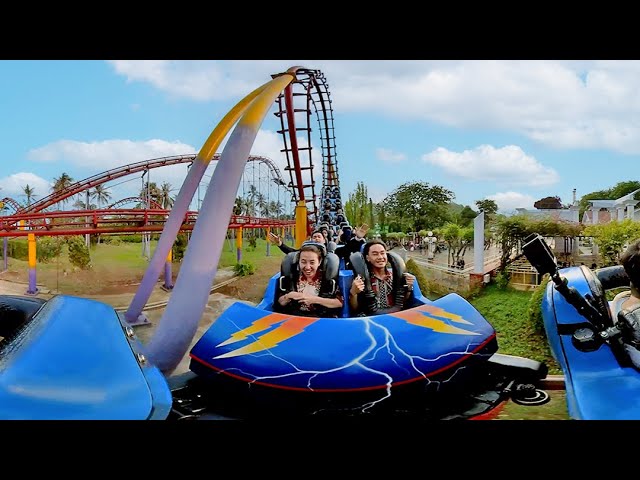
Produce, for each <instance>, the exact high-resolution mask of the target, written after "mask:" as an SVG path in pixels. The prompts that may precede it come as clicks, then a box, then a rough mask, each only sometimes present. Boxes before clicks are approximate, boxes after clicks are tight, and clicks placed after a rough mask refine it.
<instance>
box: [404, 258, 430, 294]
mask: <svg viewBox="0 0 640 480" xmlns="http://www.w3.org/2000/svg"><path fill="white" fill-rule="evenodd" d="M407 272H409V273H410V274H412V275H414V276H415V277H416V282H418V287H420V291H421V292H422V294H423V295H425V294H426V293H427V292H428V291H429V282H428V281H427V279H426V277H425V276H424V273H423V272H422V269H421V268H420V267H419V266H418V264H417V263H416V262H415V260H414V259H413V258H410V259H408V260H407Z"/></svg>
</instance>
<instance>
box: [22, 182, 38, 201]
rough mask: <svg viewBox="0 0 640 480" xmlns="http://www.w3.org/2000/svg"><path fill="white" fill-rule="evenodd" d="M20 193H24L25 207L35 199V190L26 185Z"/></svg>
mask: <svg viewBox="0 0 640 480" xmlns="http://www.w3.org/2000/svg"><path fill="white" fill-rule="evenodd" d="M22 191H23V192H24V195H25V197H27V207H28V206H29V205H31V200H33V199H35V198H36V195H35V189H34V188H32V187H30V186H29V184H28V183H27V184H26V185H25V186H24V187H22Z"/></svg>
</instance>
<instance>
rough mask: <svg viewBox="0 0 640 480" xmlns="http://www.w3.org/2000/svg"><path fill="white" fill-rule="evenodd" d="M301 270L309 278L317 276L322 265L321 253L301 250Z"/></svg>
mask: <svg viewBox="0 0 640 480" xmlns="http://www.w3.org/2000/svg"><path fill="white" fill-rule="evenodd" d="M299 263H300V271H301V272H302V275H304V276H305V278H306V279H307V280H311V279H313V277H315V276H316V273H317V271H318V267H319V266H320V255H319V254H317V253H316V252H313V251H309V250H305V251H300V261H299Z"/></svg>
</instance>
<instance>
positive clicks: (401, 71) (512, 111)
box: [0, 60, 640, 214]
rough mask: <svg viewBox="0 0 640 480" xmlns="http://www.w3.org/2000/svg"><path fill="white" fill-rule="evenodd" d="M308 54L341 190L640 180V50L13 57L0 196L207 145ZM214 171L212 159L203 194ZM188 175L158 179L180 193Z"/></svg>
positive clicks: (528, 191) (489, 189)
mask: <svg viewBox="0 0 640 480" xmlns="http://www.w3.org/2000/svg"><path fill="white" fill-rule="evenodd" d="M298 65H299V66H304V67H307V68H311V69H319V70H321V71H322V72H323V74H324V75H325V77H326V79H327V83H328V85H329V91H330V93H331V98H332V108H333V115H334V127H335V136H336V139H335V143H336V146H337V157H336V158H337V164H338V174H339V179H340V187H341V192H342V197H343V200H347V199H348V195H349V194H350V193H352V192H353V191H354V190H355V188H356V185H357V183H358V182H363V183H364V184H365V186H366V187H367V191H368V193H369V196H370V197H371V198H372V199H373V201H374V202H378V201H380V200H382V199H383V198H384V197H385V196H386V195H388V194H389V193H391V192H392V191H393V190H394V189H395V188H397V187H398V186H400V185H402V184H403V183H406V182H414V181H420V182H426V183H428V184H429V185H439V186H442V187H444V188H447V189H449V190H451V191H452V192H453V193H454V195H455V198H454V201H455V202H456V203H459V204H462V205H469V206H471V207H472V208H474V209H475V208H476V207H475V201H477V200H482V199H492V200H495V201H496V203H497V204H498V207H499V211H500V212H502V213H505V214H510V213H513V212H514V210H515V209H516V208H529V209H532V208H533V203H534V202H535V201H536V200H538V199H540V198H543V197H547V196H558V197H560V198H561V200H562V202H563V203H564V204H569V203H571V202H572V200H573V190H574V189H575V190H576V197H577V199H578V200H579V199H580V197H581V196H582V195H585V194H588V193H591V192H593V191H596V190H602V189H606V188H609V187H612V186H614V185H615V184H616V183H618V182H621V181H629V180H638V175H636V174H635V173H634V170H635V169H636V168H637V166H638V155H639V154H640V115H639V113H640V88H639V86H640V62H638V61H631V60H620V61H611V60H607V61H596V60H593V61H587V60H580V61H560V60H549V61H546V60H522V61H520V60H468V61H466V60H436V61H428V60H222V61H217V60H197V61H196V60H192V61H190V60H179V61H168V60H167V61H164V60H123V61H117V60H110V61H101V60H0V87H1V88H0V105H2V112H3V115H2V116H0V144H1V145H2V154H1V155H2V157H1V159H0V198H4V197H10V198H13V199H15V200H17V201H18V202H25V201H26V196H25V195H24V191H23V188H24V187H25V186H26V185H29V186H30V187H31V188H32V189H33V190H34V192H35V199H36V200H37V199H39V198H42V197H44V196H46V195H47V194H49V193H50V192H51V185H52V183H53V179H54V178H56V177H59V176H60V175H61V174H62V173H63V172H65V173H67V174H68V175H70V176H71V177H72V178H73V179H74V180H82V179H84V178H87V177H90V176H92V175H96V174H98V173H101V172H104V171H106V170H109V169H112V168H116V167H119V166H122V165H126V164H130V163H135V162H139V161H142V160H150V159H155V158H159V157H165V156H172V155H183V154H192V153H197V152H198V151H199V150H200V149H201V147H202V146H203V144H204V142H205V141H206V139H207V138H208V137H209V135H210V134H211V132H212V131H213V129H214V128H215V127H216V125H217V124H218V122H219V121H220V120H221V119H222V118H223V117H224V115H226V114H227V113H228V112H229V110H230V109H231V108H232V107H233V106H234V105H235V104H236V103H237V102H238V101H240V100H241V99H242V98H244V97H245V96H246V95H247V94H248V93H249V92H251V91H252V90H254V89H255V88H257V87H258V86H260V85H262V84H264V83H266V82H268V81H269V80H270V79H271V75H272V74H275V73H279V72H284V71H286V70H287V69H288V68H289V67H291V66H298ZM274 112H276V105H275V103H274V105H273V106H272V108H271V110H270V111H269V113H268V114H267V116H266V117H265V119H264V121H263V123H262V124H261V127H260V131H259V132H258V135H257V137H256V140H255V142H254V144H253V146H252V150H251V154H252V155H258V156H263V157H267V158H269V159H271V160H272V161H273V162H274V163H275V164H276V165H278V166H279V167H280V168H281V169H282V168H283V167H284V166H285V165H286V159H285V157H284V154H283V153H281V152H280V149H282V148H283V145H282V143H281V138H280V135H279V134H278V133H276V131H277V129H278V128H279V127H280V125H279V121H278V119H277V118H276V116H275V115H274ZM313 125H315V124H313V123H312V126H313ZM225 142H226V140H225ZM318 143H319V142H318ZM312 147H313V149H314V150H313V151H318V152H319V148H318V147H319V145H318V144H317V143H315V142H314V141H313V140H312ZM223 148H224V144H223V145H222V146H221V148H220V149H219V151H220V152H221V151H222V150H223ZM316 163H317V164H318V163H319V162H316ZM632 166H633V167H634V168H632ZM254 168H255V167H254ZM214 171H215V162H212V164H211V166H210V169H209V170H208V171H207V174H206V176H205V177H204V178H203V183H202V185H201V189H202V192H200V191H199V192H198V195H199V196H201V197H203V196H204V192H205V191H206V186H207V181H208V178H210V177H209V176H210V175H212V174H213V172H214ZM186 172H187V168H186V166H185V165H178V166H173V167H163V168H160V169H154V170H152V171H151V172H150V176H151V181H153V182H156V183H157V184H158V185H160V184H161V183H162V182H164V181H166V182H169V183H170V184H171V185H172V187H173V189H174V194H177V192H178V191H179V188H180V186H181V184H182V181H183V179H184V177H185V175H186ZM258 175H268V174H267V173H264V172H263V173H260V170H259V171H258ZM282 175H283V178H285V180H288V174H286V173H285V172H284V170H283V171H282ZM315 180H316V182H318V184H319V185H320V184H321V177H320V174H319V170H318V171H317V172H316V174H315ZM142 181H143V179H142V178H141V177H140V174H137V175H136V176H131V177H125V178H121V179H118V180H117V181H114V182H111V183H107V184H105V187H107V188H108V189H109V192H110V193H111V196H112V200H113V201H116V200H119V199H122V198H126V197H128V196H135V195H137V194H138V192H139V191H140V189H141V185H142ZM244 182H245V180H244V179H243V185H244ZM241 188H243V187H242V186H241ZM196 203H197V199H196V198H194V201H193V202H192V206H194V207H195V204H196Z"/></svg>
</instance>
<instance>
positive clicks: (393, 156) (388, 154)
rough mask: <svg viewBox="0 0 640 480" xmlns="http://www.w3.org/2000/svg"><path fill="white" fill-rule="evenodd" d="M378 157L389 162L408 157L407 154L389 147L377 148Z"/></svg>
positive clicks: (397, 161)
mask: <svg viewBox="0 0 640 480" xmlns="http://www.w3.org/2000/svg"><path fill="white" fill-rule="evenodd" d="M376 157H377V158H378V159H379V160H382V161H383V162H387V163H400V162H404V161H405V160H406V159H407V155H406V154H404V153H399V152H394V151H393V150H390V149H388V148H376Z"/></svg>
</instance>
